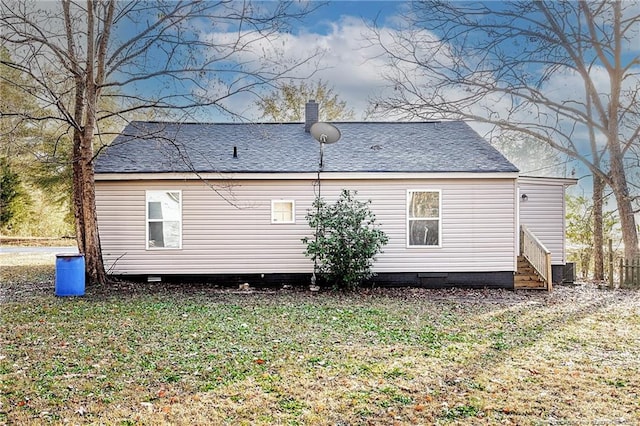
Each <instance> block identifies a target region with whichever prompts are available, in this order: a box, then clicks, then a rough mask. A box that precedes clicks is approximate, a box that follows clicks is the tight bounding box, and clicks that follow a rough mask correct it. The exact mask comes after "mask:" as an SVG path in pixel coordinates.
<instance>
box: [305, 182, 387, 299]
mask: <svg viewBox="0 0 640 426" xmlns="http://www.w3.org/2000/svg"><path fill="white" fill-rule="evenodd" d="M356 195H357V192H355V191H354V192H353V193H352V192H351V191H348V190H343V191H342V193H341V194H340V198H339V199H338V200H337V201H336V202H335V204H332V205H329V204H327V203H326V202H325V201H324V200H323V199H322V198H317V199H316V200H315V201H314V203H313V207H312V209H311V210H309V212H308V213H307V217H306V218H307V222H308V223H309V226H310V227H311V228H313V229H314V230H315V235H314V237H315V238H313V239H310V238H307V237H305V238H303V239H302V241H303V242H304V243H305V244H306V245H307V248H306V250H305V253H304V254H305V255H306V256H308V257H311V259H312V260H313V261H314V265H315V269H316V271H315V272H317V273H319V274H320V278H321V279H322V280H323V281H324V282H325V283H326V284H328V285H330V286H332V287H333V288H334V289H346V290H353V289H355V288H357V287H359V286H360V285H361V284H362V282H363V281H364V280H366V279H368V278H370V277H371V276H373V273H372V272H371V266H372V265H373V261H374V258H375V256H376V255H377V254H378V253H380V252H381V249H382V247H383V246H384V245H385V244H386V243H387V241H388V238H387V236H386V235H385V233H384V232H382V231H381V230H380V229H379V227H378V226H377V224H376V219H375V215H374V214H373V213H372V212H371V210H370V209H369V205H370V204H371V201H370V200H369V201H366V202H363V201H358V200H356V199H355V196H356Z"/></svg>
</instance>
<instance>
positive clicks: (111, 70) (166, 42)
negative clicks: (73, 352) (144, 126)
mask: <svg viewBox="0 0 640 426" xmlns="http://www.w3.org/2000/svg"><path fill="white" fill-rule="evenodd" d="M315 7H317V6H315V5H312V4H309V3H304V4H299V3H297V2H270V3H260V2H255V3H253V2H248V1H247V2H201V1H180V2H174V1H160V0H158V1H155V2H148V1H116V0H103V1H87V2H75V1H71V0H63V1H61V2H60V3H48V2H31V1H26V0H22V1H18V0H15V1H14V0H2V1H1V2H0V25H1V26H2V31H1V32H0V43H1V46H2V48H4V49H6V50H8V51H10V52H12V56H13V57H12V58H6V57H2V58H1V59H0V64H2V65H5V66H6V67H8V68H10V69H12V70H15V71H16V72H19V73H20V74H21V75H23V76H26V77H28V81H27V82H24V81H20V80H16V81H6V82H7V83H13V85H14V88H15V89H16V90H18V91H20V93H21V94H22V96H24V97H26V98H30V99H32V100H33V102H35V103H37V105H38V106H39V110H40V111H41V113H39V114H34V113H33V112H30V111H12V110H3V111H2V115H3V116H5V115H6V116H10V117H14V118H15V119H16V120H18V121H20V122H25V123H31V125H33V123H41V122H43V121H44V120H47V122H48V123H49V124H48V125H49V128H50V129H55V134H57V135H67V136H68V138H69V140H70V142H71V149H70V154H69V155H70V157H69V160H70V161H69V163H70V164H71V165H72V182H73V191H72V192H73V210H74V217H75V230H76V239H77V243H78V248H79V251H80V252H81V253H83V254H84V255H85V262H86V272H87V278H88V281H89V282H96V283H104V282H106V278H107V277H106V273H105V269H104V264H103V262H102V252H101V249H100V240H99V236H98V227H97V218H96V207H95V186H94V159H95V155H96V149H95V146H96V145H97V149H98V150H99V149H101V147H102V142H103V139H102V138H104V137H106V136H108V134H109V131H108V130H107V129H105V123H106V122H112V121H113V120H114V119H121V120H126V119H127V118H128V117H130V116H131V114H133V113H136V112H144V111H173V112H174V113H175V117H181V116H182V117H184V116H192V114H194V113H195V112H196V111H197V110H200V109H202V108H205V107H211V108H217V109H219V110H223V111H225V104H224V101H225V100H226V99H227V98H229V97H231V96H234V95H237V94H239V93H246V92H252V91H254V90H255V89H256V88H257V87H259V86H260V85H263V84H272V85H273V84H275V82H277V81H278V80H279V79H281V78H288V77H289V72H291V71H292V70H294V69H296V68H297V67H298V66H299V65H300V64H299V63H298V64H283V61H279V58H278V57H277V54H276V53H277V52H275V53H274V52H269V53H271V55H270V54H266V53H264V54H261V53H256V52H264V51H263V50H262V48H263V47H264V46H263V45H262V44H261V43H262V42H264V41H265V40H268V39H269V38H270V37H272V36H273V35H275V34H278V33H279V32H281V31H286V29H287V25H289V24H290V23H291V22H292V21H295V20H296V19H299V18H301V17H303V16H304V15H305V14H306V13H308V12H309V11H310V10H312V8H315ZM218 29H220V30H218ZM204 30H210V32H209V33H205V32H204ZM254 47H255V49H254ZM311 58H313V53H311V54H310V56H309V59H307V60H306V61H309V60H311ZM303 62H304V61H303ZM150 88H152V89H150ZM105 98H110V99H112V102H111V103H110V105H112V106H113V108H106V109H104V108H102V107H103V106H104V103H103V102H102V101H103V99H105ZM169 142H170V141H169Z"/></svg>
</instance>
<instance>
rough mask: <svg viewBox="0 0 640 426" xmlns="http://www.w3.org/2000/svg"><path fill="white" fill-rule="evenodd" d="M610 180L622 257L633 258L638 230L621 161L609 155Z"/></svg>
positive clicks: (635, 254)
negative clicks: (621, 245)
mask: <svg viewBox="0 0 640 426" xmlns="http://www.w3.org/2000/svg"><path fill="white" fill-rule="evenodd" d="M611 157H612V158H611V181H612V186H614V191H613V193H614V195H615V197H616V202H617V204H618V214H619V216H620V229H621V231H622V241H624V257H625V258H626V259H635V258H636V257H637V256H638V230H637V228H636V220H635V216H634V213H633V206H632V205H631V197H630V196H629V187H628V185H627V179H626V176H625V173H624V168H623V165H622V162H621V161H620V160H619V158H617V157H615V156H611Z"/></svg>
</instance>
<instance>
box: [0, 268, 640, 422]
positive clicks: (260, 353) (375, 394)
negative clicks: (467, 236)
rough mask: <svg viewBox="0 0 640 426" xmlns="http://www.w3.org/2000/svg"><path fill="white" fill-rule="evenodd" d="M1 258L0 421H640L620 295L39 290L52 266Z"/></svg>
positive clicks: (632, 318) (639, 369)
mask: <svg viewBox="0 0 640 426" xmlns="http://www.w3.org/2000/svg"><path fill="white" fill-rule="evenodd" d="M14 257H15V256H14ZM8 259H9V258H8V257H3V256H0V267H1V269H0V280H1V282H2V284H1V287H0V289H1V293H0V303H2V304H1V305H0V307H1V314H0V315H1V317H0V318H1V321H2V325H3V326H2V329H1V335H0V374H1V382H0V392H1V393H0V398H1V399H0V402H1V404H2V405H1V406H0V423H3V422H4V423H9V424H30V423H47V422H49V423H66V422H68V423H72V424H77V423H94V424H133V423H141V424H160V423H173V424H234V425H235V424H240V425H242V424H247V425H253V424H258V425H259V424H264V425H268V424H291V425H295V424H332V425H335V424H373V425H377V424H379V425H387V424H400V425H402V424H407V425H409V424H461V425H465V424H469V425H477V424H497V423H499V424H503V423H504V424H518V425H522V424H532V425H537V424H629V425H631V424H638V423H639V422H640V414H639V413H640V383H639V381H638V377H640V296H639V295H638V294H637V293H633V292H628V291H626V292H625V291H620V290H616V291H607V290H598V289H596V288H592V287H562V286H559V287H556V290H555V291H554V292H553V293H552V294H548V293H544V292H517V293H515V292H504V291H464V290H442V291H429V290H417V289H402V290H379V291H369V292H361V293H359V294H354V295H344V294H332V293H321V294H312V293H307V292H303V291H295V290H289V291H284V290H283V291H277V292H254V293H251V292H247V293H240V292H232V291H229V290H220V289H216V288H213V287H210V286H203V285H182V286H181V285H166V284H165V285H151V284H147V283H141V284H129V283H122V284H120V285H117V286H113V287H112V288H110V289H104V288H88V289H87V295H86V296H85V297H82V298H56V297H54V296H53V293H54V289H53V263H50V264H49V265H47V264H46V262H44V264H40V265H37V264H36V265H35V266H28V267H25V266H20V265H19V263H20V261H16V260H15V258H12V259H13V260H12V262H14V264H13V265H12V266H9V265H8V263H9V260H8ZM30 261H33V259H31V260H27V258H24V259H23V263H27V262H30Z"/></svg>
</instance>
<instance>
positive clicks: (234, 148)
mask: <svg viewBox="0 0 640 426" xmlns="http://www.w3.org/2000/svg"><path fill="white" fill-rule="evenodd" d="M233 158H238V147H237V146H234V147H233Z"/></svg>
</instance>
